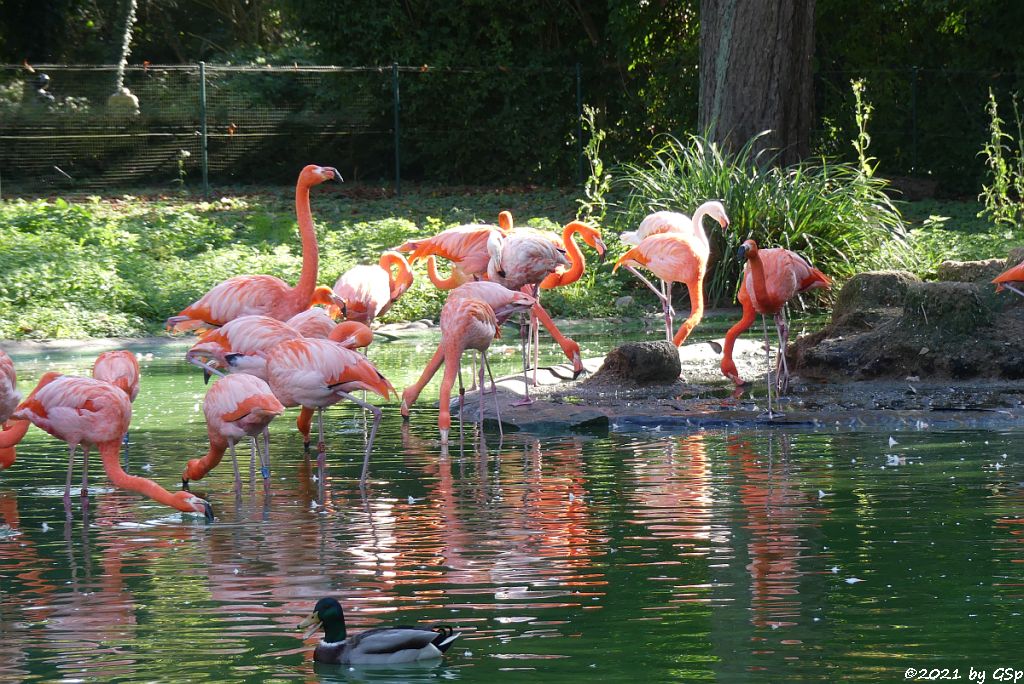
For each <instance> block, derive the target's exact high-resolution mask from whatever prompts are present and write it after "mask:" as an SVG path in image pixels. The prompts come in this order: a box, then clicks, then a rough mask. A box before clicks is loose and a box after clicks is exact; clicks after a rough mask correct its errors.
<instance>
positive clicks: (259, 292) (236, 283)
mask: <svg viewBox="0 0 1024 684" xmlns="http://www.w3.org/2000/svg"><path fill="white" fill-rule="evenodd" d="M335 178H337V179H338V180H341V174H340V173H338V170H337V169H335V168H333V167H330V166H316V165H314V164H310V165H309V166H307V167H305V168H304V169H302V172H301V173H300V174H299V180H298V183H297V184H296V185H295V213H296V215H297V217H298V222H299V233H300V235H301V236H302V274H301V275H300V276H299V283H298V285H296V286H295V287H289V286H288V284H287V283H285V282H284V281H283V280H281V279H280V278H277V277H274V276H268V275H242V276H235V277H233V278H228V279H227V280H225V281H224V282H222V283H220V284H219V285H217V286H215V287H214V288H213V289H212V290H210V291H209V292H207V293H206V294H205V295H203V296H202V297H200V298H199V300H198V301H196V302H194V303H192V304H190V305H189V306H187V307H185V309H184V310H182V312H181V313H179V314H178V315H177V316H171V317H170V318H168V319H167V327H168V329H170V330H173V331H174V332H184V331H187V330H194V329H196V328H210V327H216V326H220V325H224V324H225V323H227V322H229V321H232V320H234V319H236V318H238V317H240V316H247V315H254V314H258V315H264V316H269V317H271V318H276V319H277V320H280V321H286V320H288V319H289V318H291V317H292V316H294V315H295V314H297V313H299V312H300V311H305V310H306V309H308V308H309V307H310V306H311V302H312V299H313V293H314V290H315V289H316V276H317V267H318V263H319V253H318V251H317V244H316V230H315V229H314V227H313V216H312V214H311V213H310V209H309V189H310V188H311V187H313V186H314V185H319V184H320V183H323V182H324V181H328V180H333V179H335Z"/></svg>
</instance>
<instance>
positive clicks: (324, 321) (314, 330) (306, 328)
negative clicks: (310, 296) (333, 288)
mask: <svg viewBox="0 0 1024 684" xmlns="http://www.w3.org/2000/svg"><path fill="white" fill-rule="evenodd" d="M318 289H319V288H318ZM327 289H328V290H330V288H327ZM314 298H315V295H314ZM285 324H287V325H288V326H290V327H292V328H294V329H295V330H296V331H298V333H299V334H300V335H302V336H303V337H319V338H320V339H324V340H325V339H327V336H328V335H330V334H331V331H332V330H334V326H335V325H336V323H335V322H334V319H333V318H331V315H330V314H329V313H327V310H326V309H322V308H320V307H319V306H314V307H313V308H311V309H306V310H305V311H302V312H300V313H297V314H295V315H294V316H292V317H291V318H289V319H288V320H287V321H285Z"/></svg>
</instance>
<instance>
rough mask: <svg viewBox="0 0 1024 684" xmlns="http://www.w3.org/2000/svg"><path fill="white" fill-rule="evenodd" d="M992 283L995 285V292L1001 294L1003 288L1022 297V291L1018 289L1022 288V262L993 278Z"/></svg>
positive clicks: (1023, 268) (1023, 273) (1023, 271)
mask: <svg viewBox="0 0 1024 684" xmlns="http://www.w3.org/2000/svg"><path fill="white" fill-rule="evenodd" d="M992 282H993V283H995V285H996V292H1002V291H1003V288H1006V289H1007V290H1009V291H1011V292H1016V293H1017V294H1019V295H1020V296H1021V297H1024V291H1022V290H1021V289H1020V288H1021V287H1022V286H1024V261H1022V262H1021V263H1019V264H1017V265H1016V266H1014V267H1013V268H1011V269H1007V270H1006V271H1003V272H1002V273H1000V274H999V275H997V276H996V277H995V278H993V279H992Z"/></svg>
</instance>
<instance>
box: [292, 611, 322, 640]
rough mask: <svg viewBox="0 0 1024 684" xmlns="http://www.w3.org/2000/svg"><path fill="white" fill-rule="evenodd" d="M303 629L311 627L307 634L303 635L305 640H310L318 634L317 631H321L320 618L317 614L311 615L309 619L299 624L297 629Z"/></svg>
mask: <svg viewBox="0 0 1024 684" xmlns="http://www.w3.org/2000/svg"><path fill="white" fill-rule="evenodd" d="M303 627H309V629H307V630H306V633H305V634H303V635H302V638H303V639H308V638H309V637H311V636H313V634H315V633H316V630H318V629H320V616H319V615H317V614H316V613H315V612H313V613H310V614H309V617H307V618H306V619H305V620H303V621H302V622H300V623H299V626H298V627H297V629H302V628H303Z"/></svg>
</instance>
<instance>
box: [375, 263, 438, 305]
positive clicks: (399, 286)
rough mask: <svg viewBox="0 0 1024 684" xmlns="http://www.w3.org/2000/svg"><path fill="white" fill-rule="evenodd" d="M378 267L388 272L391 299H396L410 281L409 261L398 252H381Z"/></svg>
mask: <svg viewBox="0 0 1024 684" xmlns="http://www.w3.org/2000/svg"><path fill="white" fill-rule="evenodd" d="M380 267H381V268H383V269H384V270H385V271H387V272H388V287H389V289H390V290H391V299H397V298H398V297H400V296H401V295H402V293H403V292H405V290H406V289H407V288H408V287H409V284H410V283H411V281H412V277H411V276H412V269H411V268H409V262H408V261H406V260H405V257H403V256H402V255H400V254H390V253H389V254H383V255H381V257H380ZM396 271H397V273H396ZM435 272H436V269H435Z"/></svg>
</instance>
